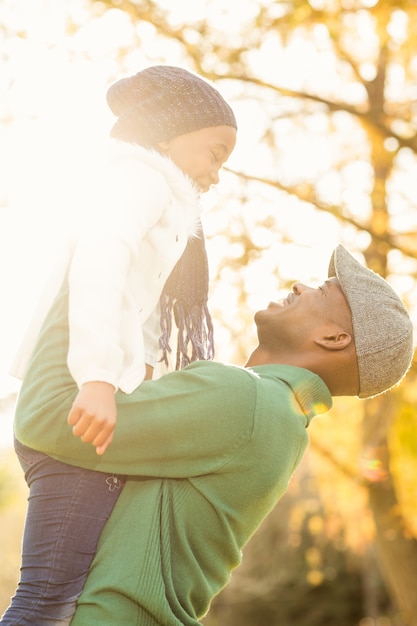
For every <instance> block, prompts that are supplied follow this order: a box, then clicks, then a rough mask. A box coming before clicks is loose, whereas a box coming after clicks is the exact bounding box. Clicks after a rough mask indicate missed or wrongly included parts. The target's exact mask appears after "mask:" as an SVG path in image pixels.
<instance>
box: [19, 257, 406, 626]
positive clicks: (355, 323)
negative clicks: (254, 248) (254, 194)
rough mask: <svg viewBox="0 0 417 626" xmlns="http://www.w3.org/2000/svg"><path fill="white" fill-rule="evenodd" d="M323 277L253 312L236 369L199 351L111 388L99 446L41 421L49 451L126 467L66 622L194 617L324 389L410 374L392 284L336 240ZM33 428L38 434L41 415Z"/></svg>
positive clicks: (297, 453) (352, 388) (370, 392)
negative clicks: (129, 389) (128, 392)
mask: <svg viewBox="0 0 417 626" xmlns="http://www.w3.org/2000/svg"><path fill="white" fill-rule="evenodd" d="M328 275H329V279H328V280H326V281H325V283H324V284H323V285H322V286H320V287H319V288H317V289H312V288H309V287H306V286H305V285H302V284H300V283H296V284H295V285H294V287H293V290H292V292H291V293H290V294H289V295H288V296H287V298H285V299H284V300H283V301H282V302H280V303H276V304H274V303H271V304H270V305H269V306H268V308H267V309H266V310H263V311H259V312H258V313H256V315H255V322H256V326H257V332H258V340H259V343H258V346H257V348H256V349H255V350H254V351H253V352H252V354H251V356H250V357H249V359H248V361H247V363H246V367H244V368H243V367H237V366H231V365H222V364H219V363H213V362H206V361H199V362H196V363H193V364H192V365H190V366H189V367H187V368H185V369H184V370H182V371H180V372H174V373H171V374H168V375H166V376H164V377H163V378H161V379H160V380H157V381H149V382H145V383H143V384H142V385H141V386H140V387H139V388H138V389H137V390H136V391H135V392H134V393H135V394H136V398H137V402H136V403H132V397H131V396H130V399H129V403H128V404H127V403H126V402H125V397H124V396H123V394H120V393H119V394H118V397H117V404H118V412H119V421H118V424H117V428H116V432H115V437H114V441H113V443H112V444H111V446H110V447H109V449H108V450H107V451H106V453H105V454H104V455H103V456H102V457H97V455H95V453H94V447H93V446H85V445H84V444H83V443H81V442H80V441H79V439H78V438H75V437H68V433H67V432H66V431H65V429H64V428H63V427H62V428H61V429H59V427H56V428H55V431H56V432H55V435H54V437H53V443H52V441H51V437H50V436H49V433H48V432H47V431H45V430H44V431H43V435H44V439H45V446H44V447H45V449H44V451H45V452H46V453H47V454H50V455H52V456H54V457H55V458H56V459H58V460H60V461H64V462H67V463H70V464H73V465H80V466H82V467H87V468H92V469H96V470H99V471H103V472H117V473H118V474H125V475H129V480H127V482H126V485H125V487H124V489H123V491H122V493H121V496H120V498H119V500H118V502H117V505H116V507H115V509H114V510H113V512H112V514H111V516H110V519H109V521H108V522H107V524H106V526H105V528H104V531H103V533H102V536H101V539H100V543H99V547H98V550H97V554H96V557H95V559H94V561H93V565H92V567H91V570H90V573H89V576H88V579H87V583H86V585H85V588H84V592H83V594H82V596H81V598H80V600H79V603H78V608H77V611H76V614H75V617H74V618H73V621H72V622H71V624H72V626H96V625H97V624H100V626H116V625H121V624H123V625H124V624H126V625H129V626H132V625H133V624H137V625H138V626H180V625H186V626H196V625H197V624H199V619H201V618H202V617H203V616H204V615H205V614H206V612H207V611H208V608H209V606H210V602H211V600H212V598H213V597H214V595H216V594H217V593H218V592H219V591H220V590H221V589H222V588H223V587H224V586H225V585H226V584H227V582H228V580H229V577H230V574H231V571H232V570H233V569H234V568H235V567H236V566H237V565H239V562H240V558H241V549H242V547H243V546H244V545H245V544H246V543H247V541H248V540H249V538H250V537H251V536H252V534H253V533H254V532H255V530H256V529H257V528H258V526H259V525H260V523H261V522H262V520H263V519H264V518H265V517H266V516H267V515H268V513H269V512H270V511H271V509H272V508H273V507H274V506H275V504H276V502H277V501H278V500H279V498H280V497H281V496H282V494H283V493H284V492H285V490H286V488H287V485H288V481H289V480H290V478H291V475H292V474H293V472H294V470H295V468H296V467H297V465H298V464H299V462H300V460H301V458H302V456H303V453H304V451H305V449H306V446H307V443H308V436H307V433H306V428H307V427H308V425H309V422H310V421H311V419H312V418H313V417H314V416H315V415H317V414H320V413H324V412H326V411H327V410H328V409H329V408H330V407H331V402H332V401H331V397H332V396H333V395H335V396H336V395H356V396H359V397H360V398H367V397H370V396H374V395H377V394H379V393H382V392H384V391H386V390H387V389H389V388H391V387H392V386H393V385H395V384H397V383H398V382H399V381H400V380H401V379H402V378H403V376H404V375H405V374H406V372H407V370H408V368H409V366H410V363H411V359H412V354H413V333H412V324H411V321H410V318H409V316H408V314H407V312H406V310H405V308H404V306H403V304H402V303H401V301H400V300H399V298H398V297H397V295H396V294H395V293H394V291H393V290H392V288H391V287H390V286H389V285H388V283H386V281H384V280H383V279H382V278H381V277H379V276H378V275H377V274H374V273H373V272H371V271H370V270H368V269H366V268H364V267H363V266H361V265H360V264H359V263H358V262H357V261H355V260H354V259H353V257H352V256H351V255H350V254H349V253H348V252H347V251H346V250H345V249H344V248H343V247H342V246H338V247H337V248H336V250H335V251H334V253H333V255H332V258H331V261H330V266H329V272H328ZM52 400H53V401H55V399H54V398H53V399H52ZM52 400H51V401H52ZM59 401H60V402H61V403H62V404H63V405H64V406H63V411H64V410H67V407H66V406H65V403H66V401H67V400H66V399H63V398H60V399H59ZM132 406H134V410H133V409H132ZM125 409H126V410H125ZM31 426H32V431H33V437H34V438H36V439H37V442H38V441H39V439H41V438H42V433H41V431H40V429H42V428H43V429H44V424H43V423H41V422H39V421H35V420H34V421H33V424H32V425H31ZM74 428H75V429H76V428H77V426H76V425H75V426H74ZM26 431H27V427H26ZM58 431H59V432H58ZM17 436H18V437H19V432H17ZM93 440H94V433H91V436H89V437H88V438H86V437H84V441H85V442H87V441H90V442H92V441H93ZM23 443H26V444H27V445H31V442H30V441H24V442H23ZM74 459H76V461H75V460H74Z"/></svg>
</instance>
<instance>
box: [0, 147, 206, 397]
mask: <svg viewBox="0 0 417 626" xmlns="http://www.w3.org/2000/svg"><path fill="white" fill-rule="evenodd" d="M104 161H105V162H101V163H100V168H96V177H94V176H91V177H90V182H89V184H88V189H86V188H85V187H84V188H83V193H82V202H83V204H85V211H86V216H87V215H88V219H86V220H85V222H86V223H87V224H88V226H86V227H84V229H83V232H82V233H81V234H80V237H79V238H78V240H77V242H76V245H75V249H73V251H72V252H71V259H70V261H69V263H70V267H69V284H70V303H69V327H70V343H69V351H68V366H69V369H70V372H71V374H72V376H73V377H74V379H75V381H76V382H77V384H78V386H79V387H80V386H81V385H82V384H83V383H85V382H88V381H104V382H108V383H110V384H112V385H114V387H115V388H116V389H121V390H122V391H124V392H125V393H131V392H132V391H133V390H134V389H135V388H136V387H137V386H138V385H139V384H140V383H141V382H142V380H143V378H144V375H145V362H147V363H150V364H151V365H152V364H153V363H154V362H155V358H156V352H157V341H158V337H159V332H160V330H159V306H158V305H159V298H160V295H161V291H162V288H163V286H164V283H165V281H166V279H167V278H168V276H169V274H170V272H171V270H172V269H173V267H174V266H175V264H176V262H177V261H178V259H179V258H180V256H181V255H182V253H183V251H184V249H185V246H186V243H187V240H188V239H189V238H190V237H192V236H194V235H195V233H196V231H197V226H198V221H199V218H200V205H199V194H198V191H197V190H196V188H195V187H194V185H193V183H192V181H191V180H190V179H189V178H188V177H187V176H186V175H185V174H184V173H183V172H182V171H181V170H180V169H179V168H178V167H177V166H176V165H175V164H174V163H173V162H172V161H171V160H170V159H168V158H167V157H165V156H163V155H161V154H159V153H158V152H154V151H149V150H146V149H145V148H142V147H140V146H133V145H129V144H126V143H122V142H119V141H115V140H111V141H110V144H109V149H108V156H107V158H106V159H105V160H104ZM80 195H81V194H80ZM67 269H68V260H67V261H66V263H64V264H62V266H61V267H60V268H59V269H58V271H57V272H55V277H54V278H53V279H52V280H51V283H50V285H49V287H48V290H47V294H45V295H44V297H43V298H42V299H41V302H40V306H39V308H38V311H37V312H36V314H35V317H34V320H33V322H32V324H31V326H30V328H29V330H28V333H27V336H26V338H25V340H24V342H23V344H22V347H21V350H20V352H19V354H18V355H17V358H16V360H15V363H14V366H13V368H12V373H13V374H14V375H16V376H18V377H22V376H23V375H24V372H25V369H26V366H27V363H28V360H29V358H30V355H31V352H32V350H33V348H34V344H35V342H36V339H37V336H38V334H39V331H40V327H41V325H42V323H43V321H44V319H45V315H46V314H47V311H48V310H49V308H50V306H51V304H52V302H53V298H54V297H55V295H56V293H57V289H58V288H59V286H60V285H61V284H62V280H63V277H64V275H65V272H66V270H67Z"/></svg>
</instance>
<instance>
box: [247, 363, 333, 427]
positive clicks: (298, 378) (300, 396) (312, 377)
mask: <svg viewBox="0 0 417 626" xmlns="http://www.w3.org/2000/svg"><path fill="white" fill-rule="evenodd" d="M249 369H251V370H253V371H254V372H257V373H258V374H259V375H260V376H262V377H265V376H267V377H271V378H276V379H279V380H280V381H282V382H284V383H286V384H287V385H288V386H289V387H290V388H291V390H292V392H293V394H294V396H295V398H296V400H297V403H298V405H299V406H300V407H301V410H302V412H303V413H304V415H305V417H306V419H307V425H308V424H309V423H310V421H311V420H312V419H313V417H315V416H316V415H320V414H322V413H327V411H329V410H330V409H331V407H332V396H331V394H330V391H329V389H328V387H327V385H326V384H325V383H324V382H323V380H322V379H321V378H320V377H319V376H317V374H314V373H313V372H310V370H306V369H304V368H301V367H295V366H293V365H256V366H254V367H251V368H249ZM294 409H295V410H296V408H295V407H294Z"/></svg>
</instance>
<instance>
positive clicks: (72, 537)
mask: <svg viewBox="0 0 417 626" xmlns="http://www.w3.org/2000/svg"><path fill="white" fill-rule="evenodd" d="M16 452H17V454H18V456H19V460H20V462H21V465H22V467H23V470H24V471H25V478H26V481H27V484H28V486H29V489H30V492H29V504H28V511H27V516H26V524H25V531H24V536H23V546H22V567H21V578H20V582H19V585H18V588H17V591H16V594H15V595H14V597H13V599H12V602H11V605H10V607H9V608H8V609H7V611H6V612H5V614H4V615H3V617H2V619H1V620H0V624H1V625H2V626H12V625H13V626H15V625H17V624H18V625H19V626H64V625H67V624H69V623H70V621H71V618H72V616H73V614H74V612H75V606H76V601H77V598H78V597H79V595H80V594H81V591H82V589H83V586H84V582H85V579H86V578H87V573H88V569H89V567H90V564H91V561H92V560H93V557H94V554H95V551H96V547H97V542H98V539H99V537H100V533H101V531H102V529H103V527H104V524H105V522H106V520H107V519H108V517H109V516H110V513H111V511H112V509H113V507H114V505H115V504H116V501H117V498H118V496H119V495H120V492H121V489H122V487H123V481H122V480H121V479H120V477H118V476H112V475H108V474H104V473H101V472H94V471H91V470H84V469H81V468H78V467H73V466H71V465H67V464H65V463H60V462H58V461H55V460H54V459H52V458H51V457H49V456H46V455H44V454H42V453H40V452H37V451H35V450H32V449H30V448H27V447H26V446H22V444H20V443H19V442H17V443H16Z"/></svg>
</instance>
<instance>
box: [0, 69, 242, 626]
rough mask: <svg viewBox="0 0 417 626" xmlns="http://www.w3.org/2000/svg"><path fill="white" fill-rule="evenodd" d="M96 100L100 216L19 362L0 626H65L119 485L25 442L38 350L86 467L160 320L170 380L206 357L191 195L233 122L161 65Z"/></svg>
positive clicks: (133, 382) (229, 141) (136, 380)
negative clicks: (170, 361)
mask: <svg viewBox="0 0 417 626" xmlns="http://www.w3.org/2000/svg"><path fill="white" fill-rule="evenodd" d="M107 100H108V103H109V106H110V108H111V110H112V111H113V113H114V114H115V115H116V116H117V121H116V123H115V125H114V127H113V129H112V131H111V137H112V140H111V142H110V143H111V146H110V163H111V169H109V170H104V171H103V172H102V186H103V190H102V191H101V192H97V196H96V197H93V198H90V197H89V201H91V202H94V203H95V204H96V207H97V208H98V209H99V212H98V214H97V217H96V220H95V221H93V224H92V226H93V228H92V229H89V230H88V232H86V233H85V234H84V235H83V236H81V237H80V239H79V241H78V243H77V246H76V248H75V250H74V252H73V255H72V258H71V261H70V264H69V267H68V268H67V271H66V273H65V277H64V278H63V281H62V286H61V289H60V290H59V293H58V295H57V297H56V298H55V300H54V302H53V305H52V306H51V308H50V310H49V313H48V315H47V317H46V319H45V320H44V322H43V325H42V329H41V331H40V333H39V335H38V337H37V340H36V345H35V347H34V349H33V350H30V353H31V358H30V361H29V366H28V370H27V371H28V372H31V374H32V376H31V377H30V379H31V380H32V381H33V380H34V379H35V380H36V384H35V385H34V386H29V387H30V388H28V386H25V379H24V381H23V384H22V389H21V393H20V396H19V401H18V407H17V412H16V415H17V418H16V419H19V420H23V428H22V423H20V424H19V441H17V440H16V444H15V445H16V453H17V455H18V457H19V460H20V462H21V465H22V467H23V469H24V471H25V478H26V481H27V484H28V486H29V489H30V496H29V506H28V513H27V519H26V526H25V532H24V538H23V547H22V568H21V580H20V583H19V586H18V589H17V592H16V594H15V596H14V597H13V599H12V602H11V605H10V607H9V608H8V609H7V611H6V612H5V614H4V616H3V618H2V619H1V620H0V623H1V624H2V625H3V626H5V625H7V626H10V625H11V624H22V625H23V624H27V625H29V624H30V625H31V626H36V625H39V626H40V625H41V624H42V625H44V626H45V625H48V624H51V625H52V624H53V625H54V626H56V625H64V624H69V623H70V621H71V617H72V615H73V613H74V610H75V605H76V601H77V597H78V596H79V595H80V593H81V591H82V588H83V584H84V581H85V578H86V575H87V572H88V568H89V565H90V563H91V560H92V558H93V556H94V553H95V549H96V545H97V541H98V538H99V536H100V533H101V530H102V528H103V526H104V523H105V521H106V520H107V518H108V516H109V515H110V512H111V510H112V508H113V507H114V504H115V502H116V500H117V497H118V495H119V494H120V491H121V489H122V487H123V477H121V476H117V475H108V474H104V473H101V472H98V471H93V470H91V471H90V470H83V469H80V468H77V467H75V466H72V465H71V462H72V460H71V459H68V463H69V464H68V465H67V464H65V463H61V462H57V461H55V460H54V459H53V458H51V457H50V456H47V455H45V454H43V453H42V441H40V440H36V441H35V440H32V439H31V433H30V432H26V431H25V429H24V420H25V415H29V414H31V412H33V410H40V411H41V413H42V411H44V410H47V408H46V407H44V406H43V405H42V396H43V391H44V390H45V389H46V388H47V389H50V388H51V386H52V387H53V388H54V390H56V394H57V395H59V393H60V391H64V390H63V389H61V387H60V382H61V384H62V381H63V380H64V379H65V376H63V372H62V371H60V370H59V368H55V367H54V368H52V367H51V365H49V367H48V363H45V362H44V361H43V360H42V359H37V354H38V353H39V351H40V347H41V346H42V342H45V341H49V342H51V344H52V346H53V350H54V351H55V350H56V354H59V351H65V353H64V352H63V354H62V363H63V368H67V367H68V369H69V371H70V373H71V375H72V379H73V380H74V402H73V404H72V407H70V410H69V414H68V423H69V424H70V425H71V426H72V427H73V435H74V436H75V437H80V438H81V439H82V441H83V442H85V443H91V444H92V445H93V446H94V447H95V449H96V452H97V454H98V455H99V456H98V457H97V465H98V464H99V458H100V455H102V454H103V453H104V452H105V450H106V448H107V447H108V446H109V445H110V444H111V440H112V434H113V431H114V428H115V425H116V421H117V411H116V398H115V395H116V392H117V393H119V394H120V393H123V394H130V393H131V392H132V391H133V390H134V389H135V388H136V387H137V386H138V385H139V384H140V383H141V382H142V381H143V380H144V378H145V377H148V378H149V377H150V376H151V373H152V367H153V365H154V364H155V362H156V354H157V350H158V335H159V334H160V333H161V332H162V334H161V337H160V338H159V345H160V347H161V348H162V358H163V360H165V361H167V353H168V352H169V351H170V347H169V343H168V342H169V337H170V330H171V316H172V313H173V311H174V316H175V320H176V322H177V325H178V351H177V368H178V367H180V366H183V365H185V364H187V363H188V362H189V361H190V360H195V359H207V358H212V356H213V346H212V328H211V321H210V316H209V313H208V310H207V289H208V274H207V259H206V254H205V248H204V239H203V237H202V233H201V227H200V209H199V203H198V197H199V194H200V193H203V192H206V191H208V189H209V187H210V185H212V184H216V183H217V182H218V172H219V169H220V168H221V166H222V165H223V163H224V162H225V161H226V159H227V158H228V157H229V155H230V153H231V152H232V150H233V148H234V146H235V141H236V128H237V126H236V120H235V117H234V114H233V112H232V110H231V108H230V107H229V105H228V104H227V103H226V102H225V101H224V99H223V98H222V96H221V95H220V94H219V92H218V91H217V90H216V89H214V88H213V87H212V86H211V85H210V84H209V83H207V82H206V81H204V80H202V79H201V78H199V77H197V76H196V75H194V74H192V73H190V72H187V71H186V70H183V69H181V68H178V67H171V66H154V67H150V68H147V69H145V70H143V71H141V72H139V73H137V74H136V75H134V76H131V77H129V78H124V79H122V80H119V81H118V82H116V83H115V84H114V85H112V86H111V87H110V89H109V91H108V94H107ZM86 204H87V202H86ZM62 324H67V325H68V349H67V348H66V342H60V341H56V345H55V344H54V343H53V342H54V337H55V338H56V337H57V336H59V334H60V333H61V332H62ZM159 324H160V330H159V328H158V326H159ZM55 329H56V331H55ZM64 344H65V345H64ZM34 368H35V369H36V368H38V371H36V376H35V377H33V371H34ZM65 391H67V389H66V390H65ZM127 398H128V396H127ZM18 416H20V417H18ZM22 416H23V417H22ZM57 419H60V416H57ZM62 427H64V425H63V426H62ZM65 427H66V428H68V425H65ZM68 436H69V437H71V433H70V432H69V433H68ZM74 441H75V440H74Z"/></svg>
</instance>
